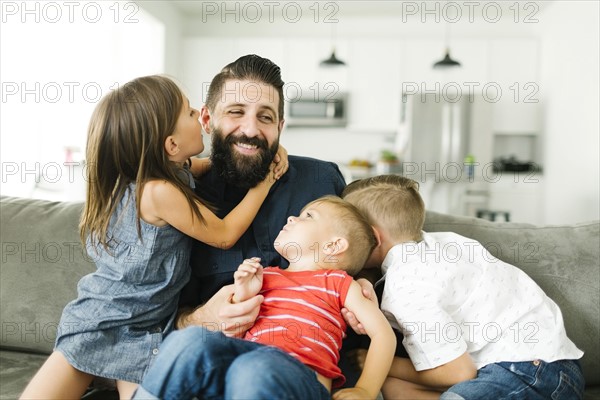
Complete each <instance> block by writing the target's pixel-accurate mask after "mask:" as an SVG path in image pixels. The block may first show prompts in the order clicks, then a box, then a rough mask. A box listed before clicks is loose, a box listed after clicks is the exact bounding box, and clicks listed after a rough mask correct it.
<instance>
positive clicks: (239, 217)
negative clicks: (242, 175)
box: [140, 159, 287, 249]
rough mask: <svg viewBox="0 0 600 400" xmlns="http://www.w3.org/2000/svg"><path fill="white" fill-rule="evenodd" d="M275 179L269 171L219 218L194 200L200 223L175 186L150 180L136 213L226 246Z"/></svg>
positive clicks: (247, 222) (244, 225) (247, 223)
mask: <svg viewBox="0 0 600 400" xmlns="http://www.w3.org/2000/svg"><path fill="white" fill-rule="evenodd" d="M285 163H287V159H286V160H285ZM272 167H273V165H272ZM275 181H276V179H275V177H274V176H273V172H272V170H270V171H269V174H268V175H267V177H266V178H265V179H264V180H263V181H262V182H260V183H259V184H258V185H256V187H254V188H252V189H250V190H249V191H248V194H246V197H244V199H243V200H242V201H241V202H240V204H238V205H237V207H235V208H234V209H233V210H231V212H230V213H229V214H227V216H226V217H225V218H223V219H220V218H219V217H217V216H216V215H215V214H214V213H213V212H212V211H211V210H209V209H208V208H207V207H206V206H204V205H203V204H201V203H200V202H196V206H197V207H198V208H199V209H200V213H201V214H202V216H203V217H204V220H205V223H202V222H201V221H200V220H199V219H198V217H197V216H196V215H195V214H194V213H193V212H192V210H190V207H189V203H188V202H187V199H186V198H185V196H184V195H183V193H181V191H180V190H179V189H178V188H177V187H176V186H175V185H173V184H171V183H170V182H166V181H158V180H154V181H150V182H147V183H146V184H145V185H144V190H143V193H142V199H141V207H140V214H141V216H142V219H144V221H146V222H148V223H150V224H153V225H157V226H161V225H166V224H169V225H171V226H173V227H175V228H177V229H178V230H179V231H181V232H183V233H185V234H186V235H188V236H191V237H193V238H194V239H196V240H199V241H201V242H204V243H206V244H208V245H210V246H213V247H217V248H221V249H229V248H231V247H232V246H233V245H234V244H235V243H236V242H237V241H238V240H239V238H240V237H241V236H242V235H243V234H244V232H245V231H246V230H247V229H248V227H249V226H250V224H251V223H252V221H253V220H254V217H255V216H256V214H257V213H258V210H259V209H260V207H261V205H262V203H263V201H264V200H265V198H266V197H267V194H268V193H269V189H270V188H271V186H273V184H274V183H275Z"/></svg>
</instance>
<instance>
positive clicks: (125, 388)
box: [117, 381, 138, 400]
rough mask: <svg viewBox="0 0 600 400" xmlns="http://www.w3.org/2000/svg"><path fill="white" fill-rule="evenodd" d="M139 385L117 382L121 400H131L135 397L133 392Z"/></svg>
mask: <svg viewBox="0 0 600 400" xmlns="http://www.w3.org/2000/svg"><path fill="white" fill-rule="evenodd" d="M137 387H138V384H137V383H133V382H127V381H117V390H118V391H119V399H120V400H129V399H131V398H132V397H133V392H135V389H137Z"/></svg>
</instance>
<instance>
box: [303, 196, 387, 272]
mask: <svg viewBox="0 0 600 400" xmlns="http://www.w3.org/2000/svg"><path fill="white" fill-rule="evenodd" d="M318 204H329V205H331V206H333V208H334V210H335V211H334V212H335V218H334V221H335V222H334V226H333V229H334V231H335V232H337V233H339V235H341V236H342V237H344V238H345V239H346V240H348V251H347V252H346V253H344V254H343V255H342V256H336V259H337V262H336V264H335V269H342V270H344V271H346V272H347V273H348V275H351V276H354V275H356V274H358V273H359V272H360V270H362V268H363V266H364V265H365V263H366V262H367V259H368V258H369V256H370V255H371V252H372V251H373V249H374V248H375V246H376V245H377V239H376V238H375V234H374V233H373V228H372V227H371V225H370V224H369V222H368V221H367V220H366V218H365V217H364V215H363V214H362V213H361V212H360V211H359V210H358V209H357V208H356V207H355V206H354V205H352V204H351V203H349V202H347V201H345V200H343V199H341V198H339V197H337V196H323V197H320V198H318V199H316V200H313V201H311V202H310V203H308V204H307V205H306V206H304V208H303V209H302V211H304V210H305V209H307V208H309V207H311V206H314V205H318Z"/></svg>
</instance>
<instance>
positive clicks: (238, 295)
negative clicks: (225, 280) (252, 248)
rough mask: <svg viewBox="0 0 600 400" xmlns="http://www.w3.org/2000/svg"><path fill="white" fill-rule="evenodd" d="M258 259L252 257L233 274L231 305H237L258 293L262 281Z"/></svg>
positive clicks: (261, 269)
mask: <svg viewBox="0 0 600 400" xmlns="http://www.w3.org/2000/svg"><path fill="white" fill-rule="evenodd" d="M259 261H260V258H258V257H253V258H250V259H247V260H244V262H243V263H242V264H240V266H239V267H238V269H237V271H235V273H234V274H233V280H234V282H233V284H234V287H235V289H234V293H233V297H232V299H231V300H232V302H233V303H239V302H241V301H244V300H246V299H249V298H251V297H253V296H255V295H257V294H258V292H260V289H261V288H262V281H263V268H262V265H260V262H259Z"/></svg>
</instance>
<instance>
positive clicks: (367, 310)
mask: <svg viewBox="0 0 600 400" xmlns="http://www.w3.org/2000/svg"><path fill="white" fill-rule="evenodd" d="M344 305H345V306H346V307H347V308H349V309H351V310H352V311H353V312H354V314H355V315H356V317H357V318H358V319H359V320H360V321H361V323H362V325H363V326H364V328H365V330H366V332H367V334H368V335H369V337H370V338H371V344H370V346H369V351H368V352H367V357H366V360H365V366H364V369H363V371H362V373H361V375H360V377H359V379H358V382H357V383H356V385H355V386H354V388H350V389H342V390H340V391H338V392H336V393H335V394H334V395H333V398H334V399H335V400H340V399H350V398H369V399H375V398H376V397H377V395H378V394H379V391H380V390H381V387H382V386H383V382H384V381H385V378H386V377H387V375H388V372H389V370H390V367H391V365H392V360H393V358H394V352H395V349H396V336H395V335H394V332H393V331H392V327H391V326H390V324H389V323H388V322H387V320H386V318H385V316H384V315H383V313H382V312H381V311H380V310H379V307H378V306H377V302H373V301H371V300H369V299H367V298H365V297H364V296H363V293H362V289H361V287H360V285H359V284H358V283H356V282H352V284H351V285H350V289H349V290H348V294H347V296H346V301H345V303H344Z"/></svg>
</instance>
